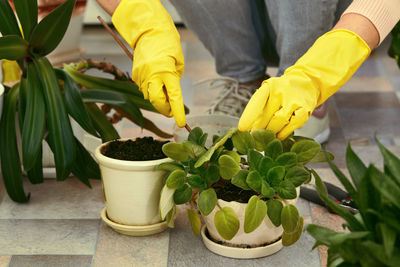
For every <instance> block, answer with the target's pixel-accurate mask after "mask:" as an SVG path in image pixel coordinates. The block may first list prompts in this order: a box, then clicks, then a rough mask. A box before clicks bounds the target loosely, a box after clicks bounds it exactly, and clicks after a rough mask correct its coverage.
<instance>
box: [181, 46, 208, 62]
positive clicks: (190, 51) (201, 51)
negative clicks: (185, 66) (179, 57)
mask: <svg viewBox="0 0 400 267" xmlns="http://www.w3.org/2000/svg"><path fill="white" fill-rule="evenodd" d="M183 52H184V54H185V63H188V62H193V61H204V60H210V61H214V58H213V57H212V55H211V54H210V52H208V50H207V49H206V48H205V47H204V45H203V44H202V43H201V42H188V43H186V46H185V50H184V51H183Z"/></svg>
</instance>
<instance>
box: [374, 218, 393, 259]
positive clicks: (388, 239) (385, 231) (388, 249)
mask: <svg viewBox="0 0 400 267" xmlns="http://www.w3.org/2000/svg"><path fill="white" fill-rule="evenodd" d="M377 227H378V229H379V231H380V232H381V235H382V241H383V247H384V248H385V253H386V256H387V257H388V258H390V257H391V256H392V253H393V249H394V246H395V242H396V237H397V233H396V231H395V230H394V229H392V228H391V227H390V226H388V225H386V224H384V223H379V224H378V225H377Z"/></svg>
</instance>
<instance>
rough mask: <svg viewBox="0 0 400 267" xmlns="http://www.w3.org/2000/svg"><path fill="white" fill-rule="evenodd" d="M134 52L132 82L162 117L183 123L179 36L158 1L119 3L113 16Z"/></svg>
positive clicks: (141, 0) (140, 0)
mask: <svg viewBox="0 0 400 267" xmlns="http://www.w3.org/2000/svg"><path fill="white" fill-rule="evenodd" d="M112 22H113V24H114V26H115V28H116V29H117V30H118V32H119V33H120V34H121V36H122V37H123V38H124V39H125V41H127V43H128V44H129V45H130V46H131V47H132V48H133V49H134V59H133V69H132V79H133V81H134V82H136V84H137V85H138V86H139V88H140V90H141V91H142V92H143V95H144V97H145V99H149V100H150V102H151V103H152V104H153V106H154V107H155V108H156V109H157V110H158V111H159V112H160V113H161V114H163V115H165V116H168V117H171V116H174V118H175V121H176V124H177V125H178V126H179V127H183V126H185V124H186V121H185V110H184V106H183V100H182V93H181V88H180V84H179V80H180V78H181V77H182V74H183V70H184V63H183V53H182V48H181V44H180V37H179V34H178V31H177V30H176V28H175V25H174V23H173V21H172V19H171V17H170V16H169V14H168V13H167V11H166V10H165V9H164V7H163V6H162V4H161V2H160V0H122V1H121V3H120V4H119V5H118V7H117V9H116V10H115V12H114V14H113V16H112Z"/></svg>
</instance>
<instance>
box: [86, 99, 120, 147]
mask: <svg viewBox="0 0 400 267" xmlns="http://www.w3.org/2000/svg"><path fill="white" fill-rule="evenodd" d="M85 105H86V109H87V111H88V112H89V116H90V118H91V119H92V122H93V125H94V127H95V128H96V131H97V132H98V133H99V134H100V136H101V140H102V141H103V142H107V141H111V140H115V139H119V138H120V137H119V134H118V132H117V131H116V130H115V128H114V126H113V125H112V123H111V122H110V121H109V120H108V119H107V117H106V116H105V115H104V114H103V112H101V110H100V109H99V107H98V106H97V105H96V104H95V103H87V104H85Z"/></svg>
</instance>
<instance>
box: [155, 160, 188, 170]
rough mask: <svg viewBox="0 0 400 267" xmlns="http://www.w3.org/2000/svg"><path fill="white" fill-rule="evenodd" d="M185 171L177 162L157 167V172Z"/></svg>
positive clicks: (165, 163)
mask: <svg viewBox="0 0 400 267" xmlns="http://www.w3.org/2000/svg"><path fill="white" fill-rule="evenodd" d="M183 169H184V167H183V165H182V164H180V163H177V162H164V163H161V164H160V165H158V166H157V170H159V171H167V172H173V171H175V170H183Z"/></svg>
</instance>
